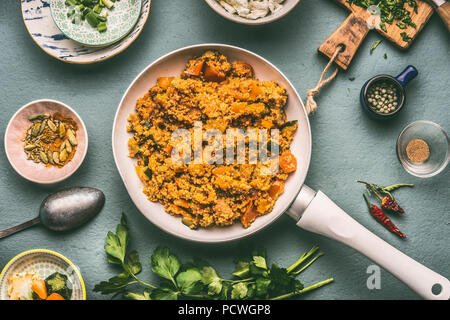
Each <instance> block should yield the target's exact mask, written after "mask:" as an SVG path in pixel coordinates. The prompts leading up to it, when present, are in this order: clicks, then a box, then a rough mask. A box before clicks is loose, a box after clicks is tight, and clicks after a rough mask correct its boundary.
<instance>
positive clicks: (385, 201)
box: [358, 181, 409, 213]
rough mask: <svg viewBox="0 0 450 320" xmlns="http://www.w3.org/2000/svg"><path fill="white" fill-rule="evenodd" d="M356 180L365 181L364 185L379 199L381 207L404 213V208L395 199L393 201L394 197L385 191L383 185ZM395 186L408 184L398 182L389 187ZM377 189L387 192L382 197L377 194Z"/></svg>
mask: <svg viewBox="0 0 450 320" xmlns="http://www.w3.org/2000/svg"><path fill="white" fill-rule="evenodd" d="M358 182H361V183H365V184H366V187H367V190H369V191H371V192H373V193H374V194H375V195H376V196H377V197H378V199H380V201H381V209H384V210H389V211H392V212H398V213H405V210H403V208H402V207H400V205H399V204H398V203H397V201H395V199H394V197H393V196H391V194H390V193H389V192H386V191H385V190H384V188H383V187H379V186H377V185H374V184H369V183H368V182H364V181H358ZM396 186H409V185H406V184H398V185H393V186H390V187H389V188H391V189H392V188H393V187H396ZM397 188H398V187H397ZM377 189H379V190H381V191H382V192H384V193H387V194H388V195H387V196H385V197H383V198H382V197H381V196H380V195H379V194H378V192H377ZM379 190H378V191H379Z"/></svg>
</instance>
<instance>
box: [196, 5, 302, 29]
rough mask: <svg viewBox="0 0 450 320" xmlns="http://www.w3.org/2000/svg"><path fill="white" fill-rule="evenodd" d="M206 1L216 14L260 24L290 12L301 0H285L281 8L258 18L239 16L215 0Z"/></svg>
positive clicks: (246, 22) (243, 22)
mask: <svg viewBox="0 0 450 320" xmlns="http://www.w3.org/2000/svg"><path fill="white" fill-rule="evenodd" d="M205 1H206V3H207V4H208V5H209V6H210V7H211V8H212V9H213V10H214V11H215V12H217V13H218V14H220V15H221V16H222V17H224V18H226V19H228V20H231V21H234V22H237V23H241V24H248V25H260V24H266V23H270V22H273V21H276V20H279V19H281V18H283V17H284V16H285V15H287V14H288V13H289V12H291V11H292V10H293V9H294V8H295V7H296V6H297V5H298V4H299V3H300V1H301V0H285V1H284V2H283V3H282V4H283V8H281V9H280V10H278V11H276V12H275V13H270V14H268V15H267V16H265V17H262V18H259V19H255V20H252V19H247V18H244V17H241V16H239V15H237V14H232V13H229V12H228V11H227V10H225V8H224V7H222V6H221V5H220V3H219V2H218V1H217V0H205Z"/></svg>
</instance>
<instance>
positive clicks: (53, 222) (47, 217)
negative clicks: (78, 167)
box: [0, 187, 105, 239]
mask: <svg viewBox="0 0 450 320" xmlns="http://www.w3.org/2000/svg"><path fill="white" fill-rule="evenodd" d="M104 204H105V195H104V194H103V192H102V191H100V190H98V189H95V188H88V187H72V188H67V189H64V190H61V191H58V192H56V193H53V194H51V195H49V196H48V197H47V198H45V199H44V201H42V204H41V207H40V209H39V216H38V217H37V218H34V219H32V220H30V221H27V222H24V223H22V224H19V225H17V226H15V227H11V228H9V229H6V230H3V231H0V239H2V238H5V237H7V236H9V235H12V234H14V233H16V232H19V231H21V230H24V229H27V228H29V227H31V226H34V225H37V224H42V225H43V226H44V227H46V228H47V229H50V230H53V231H67V230H72V229H75V228H77V227H79V226H81V225H82V224H84V223H86V222H88V221H89V220H90V219H92V218H93V217H94V216H96V215H97V214H98V213H99V212H100V211H101V209H102V208H103V205H104Z"/></svg>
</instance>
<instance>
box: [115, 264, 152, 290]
mask: <svg viewBox="0 0 450 320" xmlns="http://www.w3.org/2000/svg"><path fill="white" fill-rule="evenodd" d="M122 268H123V270H128V269H127V268H126V267H125V265H124V263H122ZM128 274H129V275H130V276H131V277H132V278H133V279H134V280H136V281H133V282H130V283H128V284H132V283H137V282H139V283H140V284H142V285H144V286H146V287H149V288H152V289H156V286H154V285H152V284H150V283H147V282H145V281H142V280H140V279H138V278H137V277H136V275H134V274H133V273H132V272H130V271H128Z"/></svg>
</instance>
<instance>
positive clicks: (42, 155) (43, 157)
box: [39, 151, 48, 164]
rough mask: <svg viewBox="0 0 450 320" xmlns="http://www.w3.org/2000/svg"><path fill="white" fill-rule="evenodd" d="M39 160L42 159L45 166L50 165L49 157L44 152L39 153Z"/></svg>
mask: <svg viewBox="0 0 450 320" xmlns="http://www.w3.org/2000/svg"><path fill="white" fill-rule="evenodd" d="M39 158H41V161H42V162H43V163H45V164H47V163H48V158H47V155H46V154H45V153H44V151H40V152H39Z"/></svg>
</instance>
